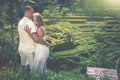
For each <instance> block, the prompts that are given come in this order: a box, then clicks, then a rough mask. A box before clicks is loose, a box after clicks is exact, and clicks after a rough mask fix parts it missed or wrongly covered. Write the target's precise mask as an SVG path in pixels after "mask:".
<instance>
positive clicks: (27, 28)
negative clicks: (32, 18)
mask: <svg viewBox="0 0 120 80" xmlns="http://www.w3.org/2000/svg"><path fill="white" fill-rule="evenodd" d="M24 30H25V31H26V32H27V33H28V34H29V35H30V34H31V28H29V26H28V25H26V26H25V27H24Z"/></svg>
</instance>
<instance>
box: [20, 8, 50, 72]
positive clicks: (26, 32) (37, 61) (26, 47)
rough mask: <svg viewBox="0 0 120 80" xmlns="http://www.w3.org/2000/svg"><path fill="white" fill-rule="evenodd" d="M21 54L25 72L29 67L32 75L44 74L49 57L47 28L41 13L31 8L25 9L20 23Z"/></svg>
mask: <svg viewBox="0 0 120 80" xmlns="http://www.w3.org/2000/svg"><path fill="white" fill-rule="evenodd" d="M18 33H19V48H18V50H19V54H20V57H21V65H22V68H23V70H25V68H26V66H27V65H29V68H30V70H31V73H32V74H34V73H40V74H44V73H45V71H46V69H45V68H46V61H47V58H48V56H49V48H48V47H47V46H48V42H47V41H46V40H45V27H44V22H43V19H42V16H41V15H40V13H34V9H33V8H32V7H31V6H26V7H25V8H24V17H23V18H22V19H21V20H20V21H19V23H18Z"/></svg>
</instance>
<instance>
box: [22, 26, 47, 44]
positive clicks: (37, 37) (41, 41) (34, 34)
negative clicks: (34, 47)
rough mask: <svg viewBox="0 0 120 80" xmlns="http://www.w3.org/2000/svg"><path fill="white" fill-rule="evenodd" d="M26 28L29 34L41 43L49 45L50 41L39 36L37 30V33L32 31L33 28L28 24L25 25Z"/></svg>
mask: <svg viewBox="0 0 120 80" xmlns="http://www.w3.org/2000/svg"><path fill="white" fill-rule="evenodd" d="M24 30H25V31H26V32H27V33H28V35H29V36H30V37H31V38H32V39H33V40H34V41H35V42H37V43H41V44H43V45H46V46H48V42H47V41H45V40H44V39H43V38H42V36H39V35H38V34H37V32H36V33H31V28H29V27H28V26H25V27H24Z"/></svg>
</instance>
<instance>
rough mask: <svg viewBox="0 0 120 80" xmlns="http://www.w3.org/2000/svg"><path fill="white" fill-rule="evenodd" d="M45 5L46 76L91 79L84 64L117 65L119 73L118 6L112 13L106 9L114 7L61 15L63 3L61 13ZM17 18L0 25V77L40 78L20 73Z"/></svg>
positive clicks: (11, 79) (10, 79)
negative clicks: (47, 53) (47, 49)
mask: <svg viewBox="0 0 120 80" xmlns="http://www.w3.org/2000/svg"><path fill="white" fill-rule="evenodd" d="M78 1H79V0H78ZM5 9H6V8H5ZM48 9H49V6H48V7H47V9H46V10H44V11H43V12H42V15H43V17H44V22H45V24H46V26H45V27H46V39H47V41H48V42H49V43H50V45H49V49H50V54H49V55H50V56H49V58H48V60H47V77H46V78H47V79H46V80H95V79H94V78H93V77H91V76H87V74H86V69H87V67H99V68H108V69H117V72H118V78H119V77H120V69H119V67H120V61H119V60H120V12H119V11H120V10H119V9H116V12H113V13H109V12H112V11H114V9H112V10H111V9H110V10H111V11H110V10H109V9H104V10H103V9H97V8H95V9H93V10H92V9H91V11H90V12H89V11H88V9H81V10H80V11H78V12H77V11H76V14H75V13H71V12H68V13H66V14H64V15H63V13H64V11H67V10H68V8H66V7H64V8H63V10H62V11H63V13H62V11H61V12H58V11H57V7H55V8H52V9H54V10H51V11H50V12H48V11H49V10H48ZM117 12H119V13H118V14H117ZM48 14H49V15H48ZM78 14H79V15H78ZM0 16H1V15H0ZM20 19H21V18H18V19H16V21H15V22H14V24H13V25H12V27H11V25H10V24H9V25H7V24H6V25H4V27H1V28H0V54H1V56H0V80H41V79H40V78H39V76H38V75H35V76H33V77H32V78H29V77H30V76H29V72H26V73H22V69H21V66H20V56H19V53H18V50H17V48H18V43H19V37H18V31H17V23H18V21H19V20H20ZM0 21H1V19H0ZM3 23H4V22H3ZM11 28H12V29H11ZM12 31H13V33H12ZM11 36H14V38H12V37H11ZM13 40H14V43H12V42H13ZM102 80H108V79H102ZM118 80H119V79H118Z"/></svg>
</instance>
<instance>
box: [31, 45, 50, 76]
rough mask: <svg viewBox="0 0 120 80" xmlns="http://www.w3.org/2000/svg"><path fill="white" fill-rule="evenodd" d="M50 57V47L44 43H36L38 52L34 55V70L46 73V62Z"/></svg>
mask: <svg viewBox="0 0 120 80" xmlns="http://www.w3.org/2000/svg"><path fill="white" fill-rule="evenodd" d="M48 57H49V48H48V47H47V46H45V45H42V44H36V52H35V57H34V63H33V66H34V70H35V72H37V73H42V74H43V73H44V72H45V71H46V62H47V58H48Z"/></svg>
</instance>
